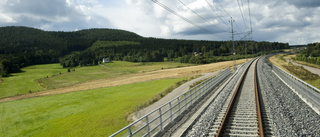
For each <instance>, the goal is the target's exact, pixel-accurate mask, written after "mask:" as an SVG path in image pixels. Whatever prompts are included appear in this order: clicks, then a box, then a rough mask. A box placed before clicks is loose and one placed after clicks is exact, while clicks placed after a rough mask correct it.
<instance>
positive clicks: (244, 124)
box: [207, 59, 269, 136]
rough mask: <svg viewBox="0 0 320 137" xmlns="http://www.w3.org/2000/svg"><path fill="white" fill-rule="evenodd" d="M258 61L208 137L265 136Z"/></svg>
mask: <svg viewBox="0 0 320 137" xmlns="http://www.w3.org/2000/svg"><path fill="white" fill-rule="evenodd" d="M257 61H258V59H256V60H254V61H252V62H251V63H250V64H249V65H248V67H247V68H246V70H245V72H244V74H243V75H242V76H241V78H240V81H241V82H239V84H238V85H236V88H235V91H234V93H233V95H232V96H230V97H229V99H228V100H227V102H229V103H226V104H225V106H224V107H223V108H222V112H223V113H220V114H219V116H218V118H217V120H215V123H214V124H213V125H212V126H211V128H210V132H209V133H208V135H207V136H264V135H265V133H264V129H263V123H262V122H263V116H262V115H261V113H262V112H261V111H260V110H261V107H260V104H261V103H260V101H259V91H258V85H257V72H256V70H257V69H256V68H257ZM263 113H264V112H263ZM264 121H266V120H264ZM268 130H269V129H268ZM268 134H269V133H268Z"/></svg>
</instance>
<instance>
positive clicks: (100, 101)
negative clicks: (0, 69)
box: [0, 78, 183, 137]
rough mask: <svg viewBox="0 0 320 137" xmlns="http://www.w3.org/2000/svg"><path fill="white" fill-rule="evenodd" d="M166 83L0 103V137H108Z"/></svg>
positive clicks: (171, 82)
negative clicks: (128, 115)
mask: <svg viewBox="0 0 320 137" xmlns="http://www.w3.org/2000/svg"><path fill="white" fill-rule="evenodd" d="M181 80H183V79H182V78H180V79H166V80H156V81H148V82H143V83H136V84H129V85H122V86H116V87H109V88H101V89H95V90H88V91H81V92H72V93H67V94H59V95H54V96H46V97H39V98H31V99H24V100H17V101H12V102H5V103H0V117H1V119H0V135H1V136H8V137H9V136H10V137H15V136H41V137H43V136H108V135H111V134H112V133H113V132H115V131H117V130H119V129H121V128H123V127H124V126H126V125H127V124H128V122H127V121H126V116H127V114H129V113H130V112H133V111H134V109H135V107H136V106H138V105H141V104H143V103H144V102H145V101H147V100H148V99H151V98H152V97H153V96H155V95H156V94H158V93H160V92H161V91H163V90H165V89H166V88H168V87H169V86H170V85H173V84H174V83H176V82H178V81H181Z"/></svg>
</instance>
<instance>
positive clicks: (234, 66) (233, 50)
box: [229, 17, 236, 71]
mask: <svg viewBox="0 0 320 137" xmlns="http://www.w3.org/2000/svg"><path fill="white" fill-rule="evenodd" d="M229 22H230V23H231V34H232V52H233V71H235V70H236V52H235V49H234V32H233V22H234V20H233V19H232V17H231V20H230V21H229Z"/></svg>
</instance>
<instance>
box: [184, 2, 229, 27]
mask: <svg viewBox="0 0 320 137" xmlns="http://www.w3.org/2000/svg"><path fill="white" fill-rule="evenodd" d="M178 1H179V2H180V3H181V4H182V5H184V6H185V7H187V8H188V9H189V10H190V11H192V12H193V13H194V14H196V15H197V16H198V17H199V18H201V19H202V20H204V21H205V22H207V23H209V24H210V25H212V26H213V27H215V28H216V29H219V30H222V31H227V30H224V29H221V28H219V27H217V26H215V25H214V24H212V23H210V22H209V21H208V20H206V19H205V18H204V17H202V16H200V15H199V14H198V13H196V12H195V11H194V10H192V9H191V8H190V7H189V6H188V5H187V4H185V3H183V2H182V1H181V0H178Z"/></svg>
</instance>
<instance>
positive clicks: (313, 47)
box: [294, 43, 320, 65]
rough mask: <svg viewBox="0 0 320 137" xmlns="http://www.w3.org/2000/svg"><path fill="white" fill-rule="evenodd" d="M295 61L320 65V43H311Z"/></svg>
mask: <svg viewBox="0 0 320 137" xmlns="http://www.w3.org/2000/svg"><path fill="white" fill-rule="evenodd" d="M294 59H296V60H299V61H304V62H308V63H312V64H317V65H320V43H310V44H308V46H307V48H306V49H304V50H301V51H300V54H298V55H297V56H296V57H295V58H294Z"/></svg>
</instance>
